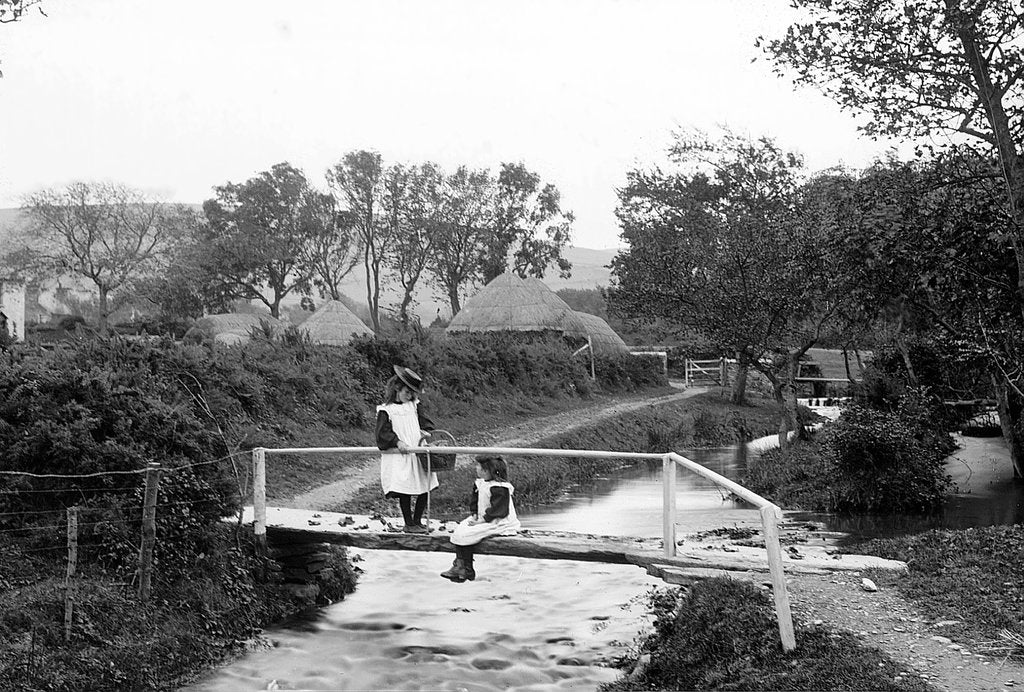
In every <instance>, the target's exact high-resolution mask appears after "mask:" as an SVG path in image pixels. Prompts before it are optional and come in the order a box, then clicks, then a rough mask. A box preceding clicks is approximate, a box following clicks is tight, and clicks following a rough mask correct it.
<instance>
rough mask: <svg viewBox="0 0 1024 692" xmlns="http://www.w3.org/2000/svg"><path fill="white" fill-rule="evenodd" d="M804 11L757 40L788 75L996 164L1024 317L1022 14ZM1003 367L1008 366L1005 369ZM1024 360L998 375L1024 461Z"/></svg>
mask: <svg viewBox="0 0 1024 692" xmlns="http://www.w3.org/2000/svg"><path fill="white" fill-rule="evenodd" d="M794 5H795V6H796V7H797V8H798V9H800V10H802V11H803V13H804V16H805V17H806V19H803V20H801V21H799V22H796V23H794V24H793V25H791V26H790V27H789V28H788V29H787V31H786V34H785V36H784V37H782V38H779V39H773V40H763V39H762V40H760V41H759V43H760V45H762V46H763V47H764V49H765V51H766V52H767V53H768V55H769V56H770V57H771V58H772V60H773V61H774V62H775V64H776V66H777V69H778V71H779V72H780V73H782V74H792V75H794V76H795V79H796V81H797V82H798V83H801V84H810V85H814V86H817V87H819V88H820V89H822V90H823V91H824V92H825V93H826V94H827V95H829V96H830V97H832V98H834V99H835V100H836V101H838V102H839V103H840V104H841V105H843V106H844V107H847V108H850V109H852V110H855V111H859V112H861V113H864V114H866V115H868V116H869V120H868V122H866V124H865V125H864V126H863V128H862V129H863V130H865V131H866V132H867V133H869V134H872V135H879V134H891V135H897V136H901V135H902V136H912V137H913V136H927V137H934V135H935V134H937V133H939V132H945V133H947V134H950V135H951V136H952V137H955V138H956V139H957V141H961V142H963V143H964V144H965V145H966V144H967V143H971V145H972V146H974V147H975V148H977V149H978V150H979V153H980V155H981V156H982V157H983V158H988V157H989V156H991V157H992V158H994V159H995V160H996V161H997V162H998V171H999V174H1000V176H1001V178H1002V181H1003V186H1004V190H1005V198H1004V199H1005V203H1006V209H1007V215H1008V216H1009V218H1010V219H1011V220H1012V223H1011V224H1009V225H1008V227H1007V228H1006V229H1005V238H1004V239H1005V241H1006V242H1007V243H1008V244H1009V245H1010V246H1011V247H1012V249H1013V254H1014V261H1015V264H1016V267H1015V276H1014V277H1013V282H1014V283H1013V285H1014V290H1015V305H1014V313H1015V314H1016V315H1019V316H1021V317H1022V318H1024V160H1022V159H1021V153H1020V152H1021V144H1022V143H1024V142H1022V139H1024V130H1022V116H1024V84H1022V81H1021V77H1022V76H1024V41H1022V39H1024V24H1022V22H1021V15H1020V10H1019V7H1018V6H1017V5H1016V4H1015V3H1014V2H1012V1H1011V0H943V1H942V2H931V1H929V0H905V1H904V2H901V3H894V4H887V3H879V2H860V1H859V0H795V2H794ZM1004 370H1005V369H1004ZM1017 371H1018V368H1013V369H1012V370H1006V371H1005V372H1004V373H1003V375H1002V376H1001V377H1000V378H998V379H997V383H998V387H997V394H998V396H999V399H1000V416H1001V418H1002V419H1003V427H1004V430H1006V431H1008V432H1011V433H1012V434H1011V435H1010V436H1009V437H1008V440H1009V442H1010V445H1011V449H1012V450H1013V455H1014V459H1015V466H1016V468H1017V470H1018V473H1019V472H1020V471H1021V470H1022V469H1024V389H1022V387H1021V381H1020V376H1019V375H1017V374H1014V373H1016V372H1017Z"/></svg>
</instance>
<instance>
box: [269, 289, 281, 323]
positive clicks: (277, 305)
mask: <svg viewBox="0 0 1024 692" xmlns="http://www.w3.org/2000/svg"><path fill="white" fill-rule="evenodd" d="M270 316H271V317H273V318H274V319H275V320H279V319H281V296H279V295H278V294H277V293H276V292H275V293H274V302H272V303H271V304H270Z"/></svg>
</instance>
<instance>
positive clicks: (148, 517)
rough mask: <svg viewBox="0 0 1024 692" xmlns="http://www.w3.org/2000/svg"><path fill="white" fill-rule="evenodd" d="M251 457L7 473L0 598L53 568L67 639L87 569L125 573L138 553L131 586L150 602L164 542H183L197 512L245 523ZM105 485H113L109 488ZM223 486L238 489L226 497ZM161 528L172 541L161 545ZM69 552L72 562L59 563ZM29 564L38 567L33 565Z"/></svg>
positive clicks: (0, 487) (0, 518)
mask: <svg viewBox="0 0 1024 692" xmlns="http://www.w3.org/2000/svg"><path fill="white" fill-rule="evenodd" d="M250 455H251V453H250V452H248V451H240V452H233V453H231V454H227V455H224V456H222V457H219V458H217V459H208V460H203V461H194V462H190V463H178V464H174V465H169V466H167V467H164V466H162V465H160V464H157V463H153V462H151V463H149V464H148V465H147V466H146V467H145V468H141V469H123V470H108V471H96V472H88V473H45V472H39V471H37V470H31V471H30V470H11V469H5V470H2V471H0V543H2V544H4V545H5V551H4V553H3V555H0V592H2V591H3V590H6V589H8V588H12V587H13V585H14V584H15V583H16V582H18V581H19V579H21V580H22V581H23V576H24V574H25V573H27V571H28V569H29V568H31V569H33V570H38V569H40V568H44V565H45V566H48V567H49V568H50V569H53V570H54V573H53V574H51V575H50V578H60V577H64V586H63V589H64V592H65V607H66V609H67V612H68V614H67V616H66V618H67V622H68V625H67V632H66V638H67V637H70V633H71V629H70V623H71V621H72V619H73V616H72V614H71V611H72V610H73V607H74V606H73V603H74V593H75V590H76V589H75V584H76V582H77V581H78V579H79V576H80V575H81V573H82V572H83V570H85V569H88V568H90V567H103V568H104V569H106V568H107V567H110V566H111V563H114V562H118V561H119V563H120V564H118V565H116V567H117V568H119V569H122V570H123V569H126V568H127V567H130V563H129V562H127V561H128V560H130V559H131V557H132V555H133V554H134V555H137V556H138V557H137V564H136V565H135V569H134V576H132V578H131V579H130V580H129V581H128V582H127V583H125V584H124V585H125V586H132V587H135V588H136V590H137V592H138V596H139V598H140V599H141V600H143V601H145V600H147V599H148V598H149V595H150V589H151V585H152V583H153V580H154V578H156V579H159V575H155V577H154V567H153V564H154V562H153V554H154V550H155V548H156V547H157V542H158V541H160V540H164V541H169V540H176V539H177V538H178V537H180V536H182V535H183V533H184V531H183V530H182V529H183V527H185V526H186V525H187V526H193V525H194V522H193V519H194V518H195V516H196V513H197V512H198V513H199V515H201V516H204V517H206V518H207V519H212V520H215V521H220V520H221V519H223V516H222V514H223V511H222V510H223V508H224V507H225V505H229V506H230V505H231V504H233V503H234V504H237V507H238V511H239V515H238V516H239V517H240V516H241V513H240V512H241V507H242V506H243V505H244V504H245V503H246V502H247V501H248V500H249V495H250V493H251V485H252V466H251V464H250V463H248V461H249V459H250ZM215 465H221V466H222V467H223V469H222V473H220V474H212V475H211V474H202V473H199V474H196V473H195V472H194V471H193V470H196V469H203V468H207V467H213V466H215ZM190 471H192V472H193V473H192V474H191V476H192V477H191V478H190V477H189V472H190ZM102 479H107V480H108V481H110V482H111V483H112V485H109V486H108V485H104V484H103V480H102ZM97 481H99V482H97ZM224 482H228V483H231V482H233V485H234V487H233V490H232V491H231V492H228V493H227V494H225V492H224V487H223V484H224ZM41 485H45V486H47V487H40V486H41ZM232 495H233V496H234V497H232ZM190 522H192V523H190ZM239 525H240V522H239ZM159 527H163V528H164V529H165V531H164V533H166V534H168V535H167V536H164V537H163V538H161V531H159V530H158V529H159ZM172 534H173V536H174V538H173V539H172V538H170V537H169V536H170V535H172ZM62 552H63V553H66V559H65V560H63V561H61V560H59V559H55V558H58V556H59V555H60V554H61V553H62ZM38 560H43V563H40V562H38ZM25 561H28V562H29V563H31V564H30V565H27V566H26V564H24V563H25ZM19 563H20V564H19ZM19 574H21V575H22V576H21V577H19V576H18V575H19ZM36 575H37V576H38V572H36ZM44 576H45V575H44Z"/></svg>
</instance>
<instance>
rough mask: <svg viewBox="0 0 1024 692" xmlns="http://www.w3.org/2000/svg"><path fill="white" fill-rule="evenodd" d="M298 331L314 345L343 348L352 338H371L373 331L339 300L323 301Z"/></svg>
mask: <svg viewBox="0 0 1024 692" xmlns="http://www.w3.org/2000/svg"><path fill="white" fill-rule="evenodd" d="M299 329H300V330H301V331H304V332H306V333H307V334H309V339H310V341H312V342H313V343H314V344H324V345H327V346H344V345H345V344H347V343H348V342H350V341H352V337H354V336H363V335H368V336H373V330H372V329H370V328H369V327H367V326H366V325H365V324H364V323H363V321H362V320H360V319H359V318H358V317H356V315H355V313H353V312H352V311H351V310H349V309H348V308H347V307H345V304H344V303H342V302H341V301H339V300H328V301H325V302H324V304H323V305H321V306H320V307H318V308H317V309H316V312H314V313H313V314H312V315H310V316H309V319H307V320H306V321H305V322H303V323H302V325H301V326H300V327H299Z"/></svg>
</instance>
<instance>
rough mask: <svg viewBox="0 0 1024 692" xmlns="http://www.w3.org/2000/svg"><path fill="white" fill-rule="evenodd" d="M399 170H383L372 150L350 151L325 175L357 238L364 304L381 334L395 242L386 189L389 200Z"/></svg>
mask: <svg viewBox="0 0 1024 692" xmlns="http://www.w3.org/2000/svg"><path fill="white" fill-rule="evenodd" d="M401 175H402V174H401V172H400V171H399V170H398V169H394V168H392V170H390V171H387V172H386V171H385V170H384V166H383V162H382V160H381V156H380V154H378V153H377V152H375V151H365V150H360V151H351V152H349V153H347V154H345V156H344V157H342V160H341V161H339V162H338V163H336V164H335V165H334V166H333V167H332V168H331V169H330V170H329V171H328V172H327V182H328V185H330V187H331V189H332V191H333V192H334V195H335V197H336V199H337V200H338V203H339V204H340V205H341V207H342V209H343V214H344V218H345V224H346V226H348V227H350V228H352V229H353V230H354V231H355V233H356V236H357V237H358V238H359V247H360V248H361V249H362V254H363V268H364V269H365V270H366V304H367V307H368V308H369V310H370V319H371V321H372V322H373V330H374V331H375V332H379V331H380V292H381V278H382V277H383V274H384V271H385V269H386V266H387V260H388V256H389V254H390V252H391V248H392V245H393V243H394V240H395V239H394V235H393V233H392V227H391V226H389V224H388V220H387V219H386V218H385V210H384V195H385V189H386V188H389V189H390V194H391V199H392V201H396V198H395V197H394V194H395V193H396V191H397V189H398V188H397V187H396V186H397V185H398V182H399V179H400V177H401Z"/></svg>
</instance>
